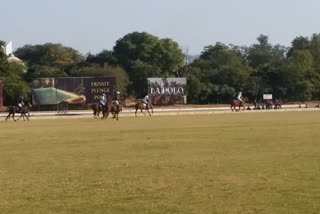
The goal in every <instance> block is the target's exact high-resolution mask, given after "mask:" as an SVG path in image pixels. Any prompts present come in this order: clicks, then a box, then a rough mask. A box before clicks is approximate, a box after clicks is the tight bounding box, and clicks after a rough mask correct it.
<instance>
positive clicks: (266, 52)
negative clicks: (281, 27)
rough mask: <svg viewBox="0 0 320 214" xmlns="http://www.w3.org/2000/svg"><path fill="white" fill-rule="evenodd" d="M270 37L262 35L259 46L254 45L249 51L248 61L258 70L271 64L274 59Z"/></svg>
mask: <svg viewBox="0 0 320 214" xmlns="http://www.w3.org/2000/svg"><path fill="white" fill-rule="evenodd" d="M268 39H269V38H268V36H266V35H260V36H259V37H258V38H257V40H258V42H259V43H258V44H254V45H252V46H251V47H249V48H248V50H247V59H248V61H249V65H250V66H252V67H253V68H258V67H259V66H263V65H265V64H267V63H269V62H270V61H271V59H272V45H271V44H270V43H269V41H268Z"/></svg>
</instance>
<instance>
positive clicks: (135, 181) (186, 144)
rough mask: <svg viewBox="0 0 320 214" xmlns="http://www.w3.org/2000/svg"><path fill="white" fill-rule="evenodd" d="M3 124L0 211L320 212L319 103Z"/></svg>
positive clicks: (0, 154) (0, 144)
mask: <svg viewBox="0 0 320 214" xmlns="http://www.w3.org/2000/svg"><path fill="white" fill-rule="evenodd" d="M119 118H120V119H119V121H116V120H114V119H109V118H108V119H107V120H96V119H93V118H92V116H90V118H89V117H84V118H68V117H65V118H63V119H61V118H60V119H56V120H53V119H41V120H36V119H34V120H33V119H32V117H31V118H30V121H26V122H23V121H19V122H13V121H8V122H4V121H1V122H0V188H1V191H0V210H1V213H33V214H35V213H61V214H62V213H68V214H69V213H77V214H80V213H83V214H86V213H128V214H129V213H130V214H132V213H139V214H143V213H146V214H147V213H148V214H151V213H154V214H155V213H159V214H160V213H161V214H162V213H181V214H186V213H204V214H207V213H265V214H267V213H317V212H318V211H319V210H320V203H319V199H320V198H319V195H320V155H319V154H320V145H319V139H320V131H319V129H320V113H319V111H292V112H259V113H242V112H237V113H229V114H199V115H196V114H195V115H179V116H161V117H160V116H159V117H157V116H152V117H150V116H143V114H140V115H139V116H138V117H121V114H120V115H119Z"/></svg>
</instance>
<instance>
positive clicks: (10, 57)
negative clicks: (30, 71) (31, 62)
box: [3, 41, 24, 65]
mask: <svg viewBox="0 0 320 214" xmlns="http://www.w3.org/2000/svg"><path fill="white" fill-rule="evenodd" d="M3 50H4V53H5V54H6V55H7V57H8V62H9V63H13V62H14V63H19V64H23V65H24V63H23V62H22V60H21V59H19V58H18V57H16V56H15V55H13V48H12V41H10V42H8V43H7V44H6V45H5V46H4V47H3Z"/></svg>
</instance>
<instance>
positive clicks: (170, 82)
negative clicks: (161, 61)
mask: <svg viewBox="0 0 320 214" xmlns="http://www.w3.org/2000/svg"><path fill="white" fill-rule="evenodd" d="M148 94H149V96H150V98H151V101H152V104H153V105H173V104H186V103H187V79H186V78H148Z"/></svg>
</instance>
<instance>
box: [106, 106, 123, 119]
mask: <svg viewBox="0 0 320 214" xmlns="http://www.w3.org/2000/svg"><path fill="white" fill-rule="evenodd" d="M107 109H108V111H107V113H106V115H105V118H107V117H108V116H109V114H110V112H111V114H112V115H113V118H116V120H119V113H120V111H121V109H122V104H119V105H117V104H116V103H114V102H112V103H109V104H108V107H107Z"/></svg>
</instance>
